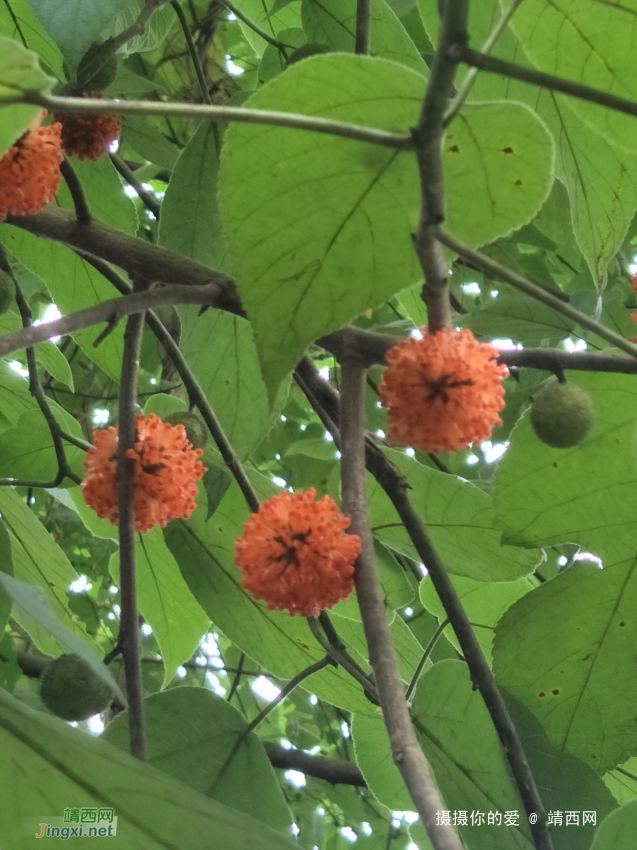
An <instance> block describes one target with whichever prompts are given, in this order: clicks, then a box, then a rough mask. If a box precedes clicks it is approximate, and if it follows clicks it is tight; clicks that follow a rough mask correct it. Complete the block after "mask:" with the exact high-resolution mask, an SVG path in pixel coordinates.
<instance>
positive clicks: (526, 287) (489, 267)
mask: <svg viewBox="0 0 637 850" xmlns="http://www.w3.org/2000/svg"><path fill="white" fill-rule="evenodd" d="M435 236H436V238H437V239H438V240H440V242H442V244H443V245H446V246H447V248H451V250H452V251H455V252H456V253H457V254H459V255H461V256H462V257H464V258H465V259H467V260H470V261H471V262H472V263H474V264H475V265H476V266H477V267H478V268H479V269H480V270H481V271H483V272H486V273H487V274H495V275H498V276H499V277H500V278H501V279H502V280H504V281H506V282H507V283H510V284H511V286H514V287H515V288H516V289H518V290H519V291H520V292H524V294H525V295H530V296H531V298H534V299H535V300H536V301H541V302H542V304H546V305H547V306H548V307H551V308H552V309H553V310H555V312H556V313H560V314H561V315H562V316H566V317H567V318H568V319H572V320H573V321H574V322H577V323H578V324H579V325H581V326H582V327H584V328H587V329H588V330H589V331H593V333H596V334H597V335H598V336H600V337H601V338H602V339H605V340H606V342H610V344H611V345H614V346H616V347H617V348H620V349H621V350H622V351H625V352H626V353H627V354H630V356H631V357H634V358H637V347H635V346H634V345H633V344H632V343H631V342H629V341H628V340H627V339H624V337H623V336H620V335H619V334H618V333H615V331H612V330H611V329H610V328H607V327H606V326H605V325H602V324H601V323H600V322H597V321H596V320H595V319H593V318H591V317H590V316H587V315H586V313H582V312H580V311H579V310H576V309H575V308H574V307H571V305H570V304H565V303H564V301H561V300H560V299H559V298H556V297H555V296H554V295H551V293H550V292H547V291H546V290H545V289H542V288H541V287H539V286H536V284H534V283H531V281H530V280H527V279H526V278H525V277H522V275H520V274H517V273H516V272H512V271H510V270H509V269H507V268H506V267H505V266H502V265H500V263H497V262H496V261H495V260H492V259H490V258H489V257H487V256H486V255H485V254H480V253H479V252H478V251H473V250H471V248H468V247H467V246H466V245H464V244H463V243H462V242H459V241H458V240H457V239H455V238H454V237H453V236H450V235H449V234H448V233H446V232H445V231H443V230H441V229H440V228H436V229H435Z"/></svg>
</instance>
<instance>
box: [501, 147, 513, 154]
mask: <svg viewBox="0 0 637 850" xmlns="http://www.w3.org/2000/svg"><path fill="white" fill-rule="evenodd" d="M502 153H513V148H502Z"/></svg>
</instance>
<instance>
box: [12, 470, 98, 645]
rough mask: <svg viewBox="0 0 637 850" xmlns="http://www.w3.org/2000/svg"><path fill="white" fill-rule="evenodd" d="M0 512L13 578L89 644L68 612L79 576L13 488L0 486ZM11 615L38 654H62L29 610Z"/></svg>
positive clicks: (20, 610)
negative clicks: (8, 541)
mask: <svg viewBox="0 0 637 850" xmlns="http://www.w3.org/2000/svg"><path fill="white" fill-rule="evenodd" d="M0 512H2V519H3V522H4V524H5V526H6V528H7V530H8V531H9V532H10V533H11V552H12V555H13V570H14V575H15V577H16V578H17V579H20V580H21V581H23V582H26V583H27V584H31V585H35V586H36V587H38V588H40V590H41V591H42V593H43V596H44V600H45V602H46V603H47V605H48V607H49V609H50V610H51V611H53V614H54V615H55V617H56V618H57V620H59V621H60V622H61V623H62V625H63V626H65V627H66V629H68V631H70V632H71V633H72V634H73V635H74V636H75V637H76V638H78V639H79V640H80V641H82V642H83V643H84V644H85V645H90V643H91V641H90V639H89V638H88V636H87V635H86V632H85V631H84V628H83V627H82V626H81V625H80V624H79V623H77V622H76V621H75V619H74V618H73V616H72V614H71V612H70V610H69V605H68V598H67V595H66V592H67V590H68V588H69V585H70V584H71V583H72V582H74V581H76V580H77V578H78V576H77V573H76V572H75V570H74V569H73V567H72V566H71V564H70V562H69V560H68V558H67V557H66V555H65V554H64V552H63V551H62V549H60V547H59V546H58V544H57V543H56V542H55V541H54V540H53V539H52V537H51V535H50V534H49V532H48V531H47V530H46V529H45V528H44V526H43V525H42V523H41V522H40V521H39V519H38V518H37V517H36V516H35V515H34V514H33V513H32V511H30V510H29V508H28V507H27V506H26V504H25V503H24V502H23V501H22V499H21V498H20V497H19V496H18V494H17V493H16V492H15V490H14V489H13V488H12V487H0ZM13 616H14V617H15V618H16V620H17V621H18V622H19V623H20V625H21V626H22V627H23V628H24V629H25V631H26V632H27V633H28V634H29V635H30V636H31V637H32V638H33V641H34V643H35V645H36V646H37V647H38V649H39V650H40V651H41V652H43V653H45V654H46V655H59V654H60V651H64V648H63V644H61V643H60V642H59V641H58V640H57V638H56V637H54V636H52V635H51V633H50V631H49V629H48V628H47V627H46V625H45V626H43V625H41V623H40V622H39V620H38V619H37V618H34V617H33V616H32V615H31V614H30V613H29V612H28V611H26V610H24V609H22V608H18V607H17V606H14V611H13Z"/></svg>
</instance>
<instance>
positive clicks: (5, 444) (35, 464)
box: [0, 401, 86, 484]
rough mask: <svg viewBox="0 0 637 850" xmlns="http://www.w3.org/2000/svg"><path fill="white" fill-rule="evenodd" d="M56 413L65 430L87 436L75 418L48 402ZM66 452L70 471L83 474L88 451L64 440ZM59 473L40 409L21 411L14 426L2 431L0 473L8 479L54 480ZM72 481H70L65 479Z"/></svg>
mask: <svg viewBox="0 0 637 850" xmlns="http://www.w3.org/2000/svg"><path fill="white" fill-rule="evenodd" d="M49 403H50V404H51V407H52V408H53V405H55V407H54V409H53V413H54V416H55V418H56V420H57V421H58V422H59V424H60V425H61V426H62V428H63V429H64V431H66V432H67V433H70V434H71V435H72V436H75V437H77V438H78V439H84V435H83V433H82V429H81V428H80V426H79V425H78V423H77V422H76V420H75V419H74V418H73V417H72V416H71V415H70V414H68V413H67V412H66V411H65V410H64V409H63V408H61V407H59V406H58V405H57V404H55V402H51V401H50V402H49ZM64 453H65V455H66V460H67V462H68V464H69V466H70V468H71V470H72V471H73V472H74V473H75V474H76V475H79V476H80V477H82V475H83V473H84V470H83V467H82V463H83V461H84V458H85V457H86V452H84V451H82V449H79V448H77V446H73V445H71V444H70V443H67V442H66V441H65V442H64ZM57 473H58V462H57V457H56V455H55V449H54V448H53V439H52V437H51V431H50V429H49V426H48V425H47V422H46V420H45V418H44V416H43V415H42V413H41V412H40V411H39V410H28V411H26V412H25V413H23V414H22V416H21V417H20V418H19V419H18V421H17V422H16V424H15V426H14V427H13V428H9V429H7V430H6V431H3V432H2V434H0V475H2V476H3V477H5V478H18V479H19V478H22V479H31V480H36V481H38V480H39V481H42V482H47V481H52V480H53V479H54V478H55V476H56V475H57ZM65 480H66V483H67V484H69V483H70V480H69V479H65Z"/></svg>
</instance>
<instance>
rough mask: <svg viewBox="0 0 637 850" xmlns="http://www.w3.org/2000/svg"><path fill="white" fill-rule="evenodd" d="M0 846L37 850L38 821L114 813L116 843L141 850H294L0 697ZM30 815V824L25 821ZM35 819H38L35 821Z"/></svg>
mask: <svg viewBox="0 0 637 850" xmlns="http://www.w3.org/2000/svg"><path fill="white" fill-rule="evenodd" d="M0 748H1V749H2V760H0V787H2V788H3V794H4V797H3V805H2V808H1V809H0V842H2V845H3V846H5V847H11V848H12V850H13V848H15V850H31V848H34V847H36V846H37V845H35V841H36V840H37V839H35V838H29V837H27V836H28V835H30V834H31V835H35V834H36V833H37V832H39V831H40V826H39V823H40V821H41V820H47V821H48V820H49V818H50V817H59V818H60V819H61V818H62V816H63V814H64V810H65V809H66V808H68V807H69V805H71V806H73V807H76V806H77V807H80V808H97V809H102V808H112V809H114V815H115V817H117V839H116V842H117V843H118V844H120V845H121V846H122V847H130V848H133V847H136V848H137V847H139V848H140V850H141V849H142V848H143V850H167V848H170V850H192V848H193V847H206V846H209V845H210V841H211V836H214V842H215V844H216V845H217V846H218V847H232V848H233V850H253V848H254V847H259V848H260V850H294V848H296V847H297V844H296V842H293V841H292V840H291V839H288V838H284V837H283V836H282V835H280V834H279V833H276V832H275V831H274V830H272V829H271V828H270V827H268V826H267V825H266V824H264V823H261V822H260V821H257V820H254V819H253V818H251V817H250V816H249V815H246V814H244V813H243V812H241V813H239V812H237V811H236V810H234V809H229V808H228V807H227V806H224V805H223V804H222V803H218V802H217V801H216V800H210V799H209V798H207V797H204V796H203V795H202V794H199V793H198V792H196V791H194V790H193V789H192V788H191V787H189V786H187V785H184V784H183V783H181V782H178V781H176V780H174V779H172V778H171V777H168V776H166V775H164V774H162V773H160V772H159V771H157V770H155V769H154V768H152V767H149V766H148V765H147V764H144V763H143V762H141V761H139V760H138V759H134V758H132V757H131V756H129V755H128V754H126V753H122V752H120V750H118V749H117V748H116V747H113V746H111V745H110V744H107V743H106V742H105V741H100V740H99V739H97V738H92V737H90V736H89V735H85V734H83V733H81V732H78V731H77V730H75V729H70V728H69V727H68V726H67V725H66V724H64V723H62V722H61V721H59V720H57V719H56V718H52V717H47V716H45V715H44V714H42V713H37V712H34V711H32V710H30V709H28V708H26V707H25V706H23V705H22V704H21V703H19V702H18V701H17V700H15V699H14V698H13V697H11V696H9V694H7V693H6V692H4V691H2V690H0ZM23 813H27V815H28V817H27V819H23ZM33 813H36V814H33Z"/></svg>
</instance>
